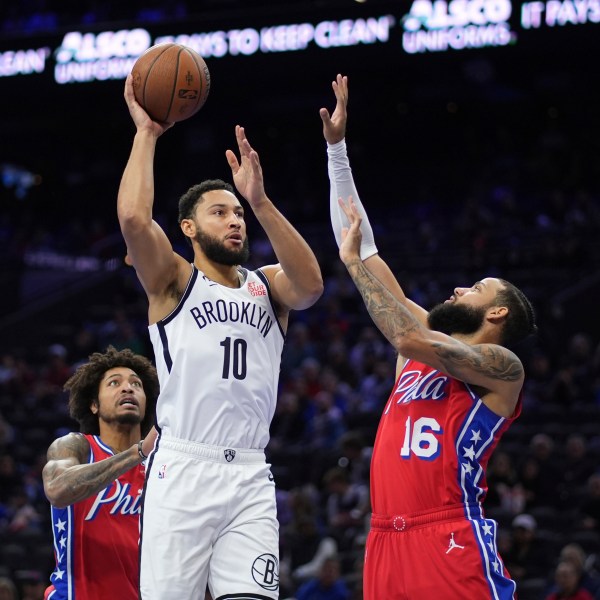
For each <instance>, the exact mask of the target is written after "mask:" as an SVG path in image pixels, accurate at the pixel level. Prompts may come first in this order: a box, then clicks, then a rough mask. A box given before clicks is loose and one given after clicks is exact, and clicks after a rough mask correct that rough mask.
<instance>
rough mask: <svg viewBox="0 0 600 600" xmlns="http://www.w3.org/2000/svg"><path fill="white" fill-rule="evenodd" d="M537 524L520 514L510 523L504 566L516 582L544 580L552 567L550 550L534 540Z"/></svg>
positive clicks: (530, 517)
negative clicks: (507, 549) (508, 543)
mask: <svg viewBox="0 0 600 600" xmlns="http://www.w3.org/2000/svg"><path fill="white" fill-rule="evenodd" d="M536 530H537V523H536V520H535V519H534V518H533V517H532V516H531V515H529V514H526V513H522V514H520V515H518V516H516V517H515V518H514V519H513V522H512V538H511V542H510V549H509V551H508V552H507V553H506V554H505V555H504V565H505V566H506V568H507V569H508V571H509V573H510V574H511V575H512V576H513V578H514V579H515V581H516V582H517V590H518V589H519V582H520V581H523V580H525V579H532V578H544V577H545V576H546V573H547V572H548V569H549V568H550V567H551V565H552V556H551V554H550V553H551V549H550V548H547V547H546V546H545V545H544V544H543V543H540V542H538V541H537V540H536Z"/></svg>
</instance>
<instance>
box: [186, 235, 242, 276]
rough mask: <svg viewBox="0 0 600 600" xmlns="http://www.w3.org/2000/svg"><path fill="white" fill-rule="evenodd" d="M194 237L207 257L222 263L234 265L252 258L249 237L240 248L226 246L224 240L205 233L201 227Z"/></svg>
mask: <svg viewBox="0 0 600 600" xmlns="http://www.w3.org/2000/svg"><path fill="white" fill-rule="evenodd" d="M194 239H195V240H196V241H197V242H198V245H199V246H200V248H201V249H202V252H204V255H205V256H206V258H208V259H209V260H212V261H213V262H216V263H218V264H220V265H226V266H228V267H233V266H235V265H241V264H242V263H245V262H246V261H247V260H248V259H249V258H250V245H249V243H248V237H246V239H245V240H244V243H243V245H242V247H241V248H240V249H239V250H230V249H229V248H226V247H225V246H224V245H223V242H221V241H220V240H219V239H217V238H216V237H213V236H212V235H209V234H208V233H204V232H203V231H202V230H201V229H198V231H197V233H196V237H195V238H194Z"/></svg>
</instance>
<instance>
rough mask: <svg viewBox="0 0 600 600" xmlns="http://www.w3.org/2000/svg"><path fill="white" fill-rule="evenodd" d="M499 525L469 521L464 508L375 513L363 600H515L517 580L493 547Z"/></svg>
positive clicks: (452, 507)
mask: <svg viewBox="0 0 600 600" xmlns="http://www.w3.org/2000/svg"><path fill="white" fill-rule="evenodd" d="M474 512H476V511H474ZM497 526H498V524H497V523H496V522H495V521H493V520H491V519H481V518H478V519H469V518H468V516H467V510H466V507H465V506H464V505H462V504H460V505H455V506H448V507H445V508H444V509H440V510H435V511H427V512H419V513H414V514H410V515H393V516H383V515H376V514H373V516H372V518H371V531H370V532H369V536H368V539H367V546H366V552H365V568H364V583H363V587H364V592H363V593H364V600H384V599H385V600H429V599H434V600H465V599H466V598H468V599H475V598H476V599H477V600H485V599H487V598H490V599H493V600H514V599H516V586H515V582H514V581H513V580H512V579H510V575H509V574H508V571H507V570H506V569H505V568H504V564H503V563H502V560H501V558H500V556H499V555H498V551H497V548H496V529H497Z"/></svg>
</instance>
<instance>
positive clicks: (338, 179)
mask: <svg viewBox="0 0 600 600" xmlns="http://www.w3.org/2000/svg"><path fill="white" fill-rule="evenodd" d="M327 171H328V173H329V183H330V188H329V213H330V216H331V226H332V227H333V234H334V235H335V241H336V242H337V245H338V247H339V246H340V244H341V243H342V227H348V226H349V223H348V220H347V219H346V215H344V213H343V212H342V209H341V208H340V206H339V204H338V198H342V200H344V201H345V202H347V201H348V198H349V197H350V196H352V200H354V204H356V208H357V210H358V212H359V213H360V216H361V217H362V223H361V226H360V231H361V233H362V243H361V245H360V258H361V259H362V260H365V259H367V258H369V256H373V254H377V246H375V237H374V235H373V228H372V227H371V223H369V217H367V213H366V211H365V207H364V206H363V205H362V202H361V201H360V198H359V197H358V192H357V191H356V186H355V185H354V179H353V178H352V169H351V168H350V161H349V160H348V153H347V151H346V141H345V140H342V141H341V142H338V143H337V144H327Z"/></svg>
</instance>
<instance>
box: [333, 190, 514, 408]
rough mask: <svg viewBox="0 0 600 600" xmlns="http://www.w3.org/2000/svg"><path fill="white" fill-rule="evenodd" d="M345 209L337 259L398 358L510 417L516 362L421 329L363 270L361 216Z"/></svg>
mask: <svg viewBox="0 0 600 600" xmlns="http://www.w3.org/2000/svg"><path fill="white" fill-rule="evenodd" d="M343 207H344V210H345V212H346V216H347V217H348V220H349V222H350V227H349V228H348V229H346V230H344V231H343V232H342V239H343V242H342V245H341V246H340V258H341V259H342V261H343V262H344V264H345V265H346V268H347V269H348V272H349V274H350V276H351V277H352V279H353V281H354V283H355V285H356V287H357V288H358V291H359V292H360V293H361V295H362V297H363V300H364V302H365V306H366V307H367V310H368V312H369V314H370V315H371V317H372V319H373V322H374V323H375V325H377V327H378V328H379V330H380V331H381V333H383V335H384V336H385V337H386V338H387V339H388V340H389V341H390V343H391V344H392V345H393V346H394V348H395V349H396V351H397V352H398V353H399V354H400V355H402V356H405V357H407V358H412V359H414V360H417V361H420V362H423V363H425V364H428V365H430V366H431V367H433V368H435V369H438V370H439V371H442V372H444V373H448V374H449V375H451V376H452V377H455V378H456V379H459V380H461V381H464V382H466V383H469V384H472V385H474V386H477V387H478V388H480V389H481V391H482V397H483V400H484V402H485V404H486V405H487V406H488V407H489V408H490V409H491V410H493V411H494V412H496V413H497V414H499V415H501V416H504V417H510V416H511V415H512V414H513V412H514V409H515V406H516V403H517V399H518V396H519V392H520V390H521V387H522V385H523V379H524V370H523V365H522V363H521V361H520V360H519V359H518V357H517V356H516V355H515V354H514V353H513V352H511V351H510V350H508V349H507V348H504V347H502V346H499V345H498V344H488V343H484V344H473V345H471V344H467V343H465V342H463V341H461V340H458V339H456V338H453V337H451V336H448V335H446V334H444V333H441V332H439V331H433V330H431V329H428V328H427V327H425V326H423V324H422V323H421V322H420V321H419V320H418V319H417V318H416V317H415V315H413V314H412V313H411V311H410V309H409V308H408V307H407V306H405V305H404V304H403V303H402V302H399V301H398V299H397V298H395V297H394V295H393V294H392V293H391V292H390V291H389V290H388V289H387V288H386V287H385V286H384V285H383V284H382V283H381V281H379V280H378V279H377V277H375V275H373V273H371V272H370V271H369V270H368V269H367V267H366V266H365V265H364V264H363V261H362V260H361V259H360V255H359V249H360V238H361V236H360V215H359V214H358V212H357V211H356V208H355V207H354V206H353V203H352V202H350V205H349V207H348V208H347V207H345V205H343Z"/></svg>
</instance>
